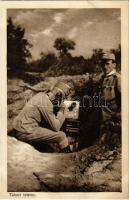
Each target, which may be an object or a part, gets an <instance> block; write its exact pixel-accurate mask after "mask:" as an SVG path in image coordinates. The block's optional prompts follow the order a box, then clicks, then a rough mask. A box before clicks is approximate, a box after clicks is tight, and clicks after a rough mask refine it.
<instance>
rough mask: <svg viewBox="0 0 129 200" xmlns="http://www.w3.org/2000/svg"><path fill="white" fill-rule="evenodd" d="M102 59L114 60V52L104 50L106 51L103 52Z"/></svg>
mask: <svg viewBox="0 0 129 200" xmlns="http://www.w3.org/2000/svg"><path fill="white" fill-rule="evenodd" d="M102 60H114V61H115V54H114V53H110V52H106V53H104V54H103V56H102Z"/></svg>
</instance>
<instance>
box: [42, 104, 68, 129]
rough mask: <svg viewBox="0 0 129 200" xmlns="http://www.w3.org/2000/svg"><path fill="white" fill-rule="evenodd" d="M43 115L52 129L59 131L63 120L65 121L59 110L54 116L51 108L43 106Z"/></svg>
mask: <svg viewBox="0 0 129 200" xmlns="http://www.w3.org/2000/svg"><path fill="white" fill-rule="evenodd" d="M43 115H44V118H45V120H46V121H47V122H48V123H49V125H50V126H51V128H52V129H53V130H54V131H59V130H60V128H61V126H62V124H63V122H64V121H65V115H64V114H63V113H62V112H61V111H59V112H58V114H57V116H56V115H55V114H54V113H53V109H52V108H45V109H44V113H43Z"/></svg>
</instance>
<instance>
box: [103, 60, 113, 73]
mask: <svg viewBox="0 0 129 200" xmlns="http://www.w3.org/2000/svg"><path fill="white" fill-rule="evenodd" d="M102 67H103V70H104V72H105V73H106V74H108V73H110V72H111V71H112V70H113V69H114V68H115V63H113V62H112V60H105V62H103V66H102Z"/></svg>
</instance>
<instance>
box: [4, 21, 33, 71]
mask: <svg viewBox="0 0 129 200" xmlns="http://www.w3.org/2000/svg"><path fill="white" fill-rule="evenodd" d="M24 35H25V29H24V28H22V27H21V26H19V25H18V26H16V25H14V24H13V21H12V19H11V18H9V19H8V22H7V66H8V68H9V69H10V70H13V71H15V70H20V71H21V70H24V67H25V66H26V65H27V63H28V62H30V60H31V53H30V51H29V49H30V48H31V47H32V45H31V44H30V43H29V42H28V41H27V40H26V39H25V38H24Z"/></svg>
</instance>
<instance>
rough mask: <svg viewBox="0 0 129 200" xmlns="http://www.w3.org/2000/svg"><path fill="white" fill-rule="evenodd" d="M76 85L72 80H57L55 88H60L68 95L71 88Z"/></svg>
mask: <svg viewBox="0 0 129 200" xmlns="http://www.w3.org/2000/svg"><path fill="white" fill-rule="evenodd" d="M73 87H74V85H73V84H72V82H68V83H65V82H57V83H56V84H55V86H54V88H57V89H58V90H60V92H61V93H63V94H65V95H68V94H69V93H70V90H72V89H73Z"/></svg>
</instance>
